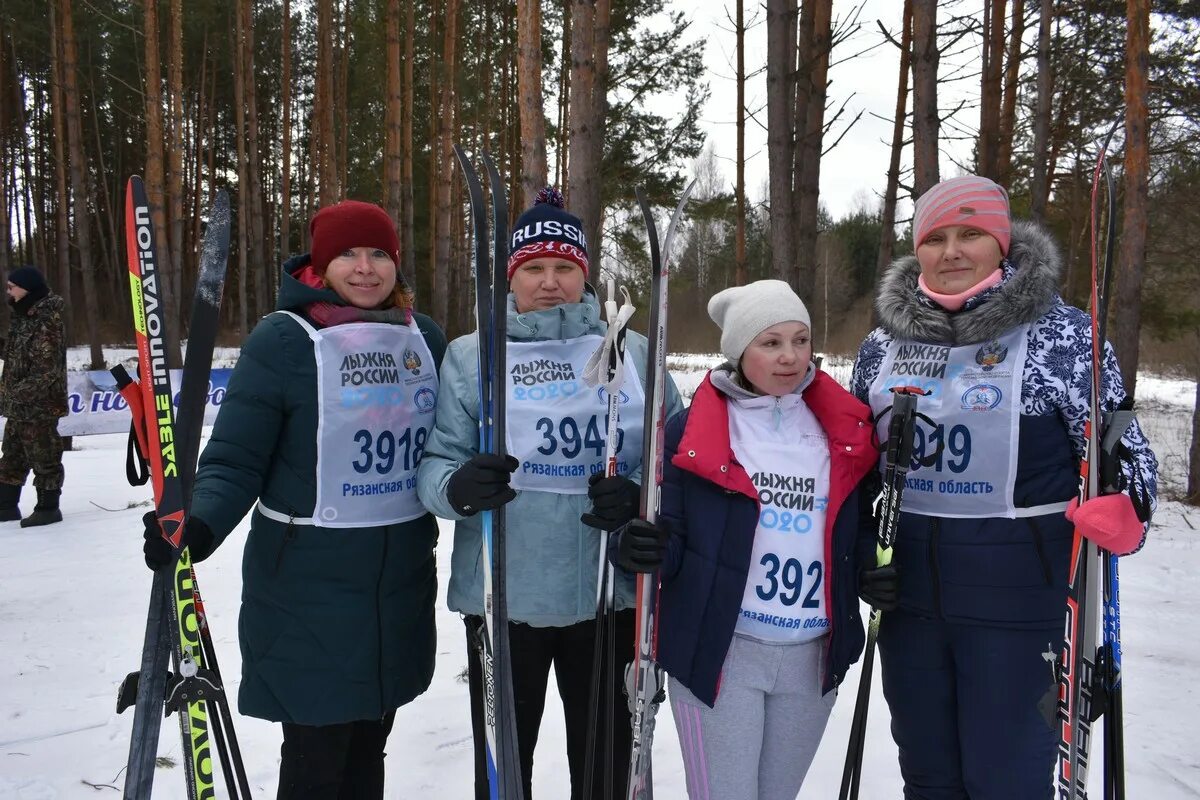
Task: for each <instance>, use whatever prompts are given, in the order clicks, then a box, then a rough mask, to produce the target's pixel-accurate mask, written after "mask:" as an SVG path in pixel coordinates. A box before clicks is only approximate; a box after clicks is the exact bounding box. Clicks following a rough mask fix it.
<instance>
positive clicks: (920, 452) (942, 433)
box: [912, 424, 971, 475]
mask: <svg viewBox="0 0 1200 800" xmlns="http://www.w3.org/2000/svg"><path fill="white" fill-rule="evenodd" d="M926 453H929V454H933V453H937V459H936V460H935V461H934V463H933V465H932V467H933V469H934V470H935V471H937V472H941V471H942V468H943V467H945V468H946V469H948V470H950V471H951V472H953V473H954V474H955V475H957V474H959V473H961V472H963V471H964V470H965V469H966V468H967V467H968V466H970V464H971V429H970V428H968V427H967V426H966V425H955V426H953V427H952V428H950V430H949V432H947V431H946V426H945V425H940V424H939V425H936V426H934V428H933V429H932V430H926V427H925V426H924V425H918V426H917V427H916V429H915V430H914V431H913V455H912V468H913V469H917V468H918V467H921V466H922V464H921V462H922V461H924V459H925V457H926Z"/></svg>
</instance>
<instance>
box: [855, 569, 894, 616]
mask: <svg viewBox="0 0 1200 800" xmlns="http://www.w3.org/2000/svg"><path fill="white" fill-rule="evenodd" d="M858 596H859V597H861V598H862V599H863V600H864V601H866V603H867V604H868V605H870V606H871V608H877V609H879V610H880V611H895V610H896V606H897V605H899V602H900V573H899V572H898V571H897V570H896V565H895V564H888V565H887V566H886V567H875V568H874V569H864V570H859V573H858Z"/></svg>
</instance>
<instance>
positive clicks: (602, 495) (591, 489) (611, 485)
mask: <svg viewBox="0 0 1200 800" xmlns="http://www.w3.org/2000/svg"><path fill="white" fill-rule="evenodd" d="M588 497H590V498H592V510H591V511H589V512H587V513H586V514H584V515H583V516H581V517H580V518H579V520H580V522H582V523H583V524H584V525H587V526H588V527H589V528H599V529H600V530H602V531H608V532H610V533H611V532H612V531H615V530H616V529H617V528H619V527H621V526H622V525H624V524H625V523H626V522H629V520H631V519H633V518H634V517H636V516H637V513H638V502H639V501H640V500H641V497H642V487H640V486H638V485H637V484H636V483H634V482H633V481H631V480H629V478H622V477H621V476H620V475H613V476H612V477H611V478H606V477H605V476H604V473H603V472H597V473H596V474H595V475H593V476H592V477H591V478H589V479H588Z"/></svg>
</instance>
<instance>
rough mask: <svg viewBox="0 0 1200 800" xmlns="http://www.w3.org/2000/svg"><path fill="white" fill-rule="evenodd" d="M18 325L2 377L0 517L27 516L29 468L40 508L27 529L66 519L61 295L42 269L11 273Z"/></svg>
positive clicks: (12, 329) (13, 326)
mask: <svg viewBox="0 0 1200 800" xmlns="http://www.w3.org/2000/svg"><path fill="white" fill-rule="evenodd" d="M8 304H9V306H11V308H12V324H11V325H10V326H9V329H8V342H7V344H6V346H5V348H4V374H3V376H0V416H4V417H7V421H6V422H5V423H4V442H3V454H2V455H0V522H9V521H13V520H18V519H21V511H20V509H19V508H17V501H18V500H20V498H21V487H22V486H23V485H24V483H25V478H26V477H27V476H28V475H29V470H30V469H31V468H32V469H33V476H34V477H33V485H34V487H35V488H36V489H37V495H38V499H37V506H36V507H35V508H34V510H33V513H32V514H30V515H29V516H28V517H26V518H25V519H23V520H21V527H22V528H27V527H32V526H35V525H49V524H50V523H52V522H61V521H62V512H61V511H59V508H58V499H59V497H60V495H61V494H62V486H63V465H62V451H63V443H62V439H61V438H60V437H59V435H58V418H59V417H63V416H66V414H67V348H66V331H65V329H64V326H63V308H64V305H65V304H64V303H63V299H62V298H61V297H59V296H58V295H56V294H54V293H52V292H51V291H50V288H49V287H48V286H47V285H46V279H45V278H44V277H43V276H42V273H41V272H40V271H39V270H38V269H37V268H36V267H28V266H26V267H21V268H19V269H15V270H13V271H12V272H11V273H9V275H8Z"/></svg>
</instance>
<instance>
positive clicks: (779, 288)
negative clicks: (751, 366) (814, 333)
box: [708, 280, 812, 366]
mask: <svg viewBox="0 0 1200 800" xmlns="http://www.w3.org/2000/svg"><path fill="white" fill-rule="evenodd" d="M708 315H709V316H710V317H712V321H713V322H715V323H717V325H718V327H720V328H721V352H722V353H723V354H724V355H725V357H726V358H727V359H729V363H731V364H733V365H734V366H736V365H737V363H738V361H740V360H741V358H742V353H743V351H745V349H746V347H748V346H749V344H750V342H752V341H754V337H755V336H758V335H759V334H760V333H762V332H763V331H765V330H766V329H767V328H769V327H771V326H772V325H778V324H779V323H780V322H803V323H804V324H805V325H807V326H809V327H810V328H811V327H812V322H811V321H810V319H809V316H808V309H807V308H805V307H804V301H803V300H801V299H800V298H799V297H797V296H796V293H795V292H794V291H792V287H791V286H789V285H788V284H787V283H785V282H784V281H776V280H767V281H755V282H754V283H750V284H747V285H745V286H733V287H730V288H728V289H725V290H724V291H720V292H717V293H716V294H714V295H713V296H712V298H711V299H710V300H709V301H708Z"/></svg>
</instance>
